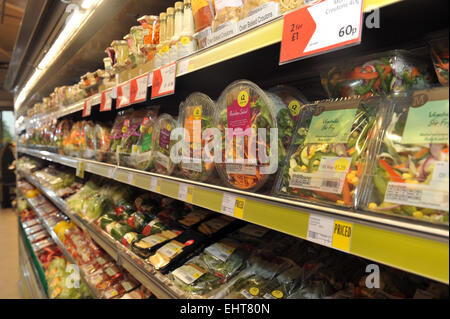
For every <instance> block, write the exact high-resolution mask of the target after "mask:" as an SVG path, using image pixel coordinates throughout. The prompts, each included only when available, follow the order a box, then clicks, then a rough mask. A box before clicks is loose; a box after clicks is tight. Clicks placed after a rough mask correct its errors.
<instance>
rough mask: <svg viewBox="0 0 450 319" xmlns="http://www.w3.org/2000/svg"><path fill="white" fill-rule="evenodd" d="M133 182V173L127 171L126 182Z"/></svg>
mask: <svg viewBox="0 0 450 319" xmlns="http://www.w3.org/2000/svg"><path fill="white" fill-rule="evenodd" d="M133 182H134V174H133V173H131V172H129V173H128V184H130V185H133Z"/></svg>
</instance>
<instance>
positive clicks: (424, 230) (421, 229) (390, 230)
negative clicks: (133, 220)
mask: <svg viewBox="0 0 450 319" xmlns="http://www.w3.org/2000/svg"><path fill="white" fill-rule="evenodd" d="M18 152H21V153H24V154H28V155H32V156H35V157H38V158H42V159H50V160H51V161H53V162H57V163H60V164H63V165H65V164H64V163H71V164H72V166H71V167H76V165H77V164H74V162H77V163H78V162H85V163H86V164H85V171H88V172H91V173H93V174H97V175H101V176H105V177H108V178H112V179H114V180H116V181H119V182H121V183H124V184H128V185H132V186H136V187H139V188H142V189H145V190H149V191H152V192H156V193H159V194H162V195H165V196H168V197H172V198H175V199H181V200H184V201H187V202H190V203H192V204H194V205H196V206H200V207H204V208H207V209H210V210H212V211H216V212H219V213H222V201H223V198H224V196H227V197H229V196H234V197H237V198H242V199H244V200H245V205H244V209H243V210H242V211H240V212H236V211H235V213H234V217H236V218H240V219H243V220H245V221H248V222H250V223H254V224H258V225H261V226H264V227H267V228H271V229H275V230H277V231H280V232H283V233H286V234H289V235H293V236H296V237H299V238H303V239H306V240H307V231H308V224H309V218H310V215H311V214H314V215H319V216H325V217H333V218H335V219H336V220H339V221H343V222H348V223H350V224H352V236H351V245H350V248H349V249H348V251H346V252H348V253H350V254H353V255H356V256H360V257H363V258H367V259H370V260H374V261H377V262H380V263H383V264H386V265H389V266H392V267H395V268H399V269H402V270H405V271H408V272H412V273H415V274H418V275H421V276H424V277H429V278H431V279H434V280H437V281H441V282H444V283H447V284H448V282H449V242H448V238H449V231H448V227H446V226H442V225H433V226H431V225H427V224H424V223H420V222H416V221H410V222H407V221H404V220H402V219H400V218H397V217H391V216H387V215H386V216H384V215H381V214H380V215H377V214H364V213H362V212H358V211H354V210H347V209H339V208H334V207H326V206H319V205H315V204H310V203H302V202H296V201H292V200H289V199H284V198H279V197H274V196H267V195H261V194H254V193H249V192H245V191H239V190H234V189H229V188H225V187H221V186H217V185H211V184H205V183H199V182H194V181H190V180H184V179H181V178H177V177H172V176H164V175H159V174H154V173H149V172H143V171H138V170H134V169H130V168H125V167H120V166H114V165H110V164H104V163H100V162H94V161H90V160H84V159H77V158H70V157H67V156H60V155H56V154H53V156H52V155H48V154H45V155H41V152H39V151H36V150H29V149H24V148H19V149H18ZM47 153H48V152H47ZM180 185H183V188H185V187H184V186H185V185H186V186H187V187H188V192H189V193H190V194H191V195H192V197H190V199H189V200H188V199H187V196H186V198H179V194H180Z"/></svg>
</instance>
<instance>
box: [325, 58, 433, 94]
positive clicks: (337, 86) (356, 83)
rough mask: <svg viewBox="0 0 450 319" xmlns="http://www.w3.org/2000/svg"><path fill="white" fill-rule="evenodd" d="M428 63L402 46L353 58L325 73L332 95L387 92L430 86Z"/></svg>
mask: <svg viewBox="0 0 450 319" xmlns="http://www.w3.org/2000/svg"><path fill="white" fill-rule="evenodd" d="M430 80H431V79H430V76H429V73H428V69H427V63H426V62H424V61H422V60H419V59H418V58H417V57H415V56H413V55H411V54H409V53H408V52H405V51H401V50H394V51H388V52H383V53H378V54H373V55H370V56H365V57H361V58H356V59H352V60H351V61H346V62H343V63H342V64H339V65H337V66H335V67H332V68H331V69H330V70H329V71H328V72H326V73H324V74H322V85H323V86H324V88H325V90H326V91H327V93H328V95H329V97H331V98H339V97H349V96H355V95H360V96H364V97H368V96H373V95H387V94H389V93H393V92H402V91H405V90H410V89H423V88H427V87H429V85H428V83H429V82H430Z"/></svg>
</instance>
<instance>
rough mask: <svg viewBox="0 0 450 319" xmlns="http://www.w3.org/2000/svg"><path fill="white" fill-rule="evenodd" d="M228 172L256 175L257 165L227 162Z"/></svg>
mask: <svg viewBox="0 0 450 319" xmlns="http://www.w3.org/2000/svg"><path fill="white" fill-rule="evenodd" d="M226 169H227V173H228V174H245V175H256V166H255V165H247V164H231V163H230V164H226Z"/></svg>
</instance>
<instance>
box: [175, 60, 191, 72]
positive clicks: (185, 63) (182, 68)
mask: <svg viewBox="0 0 450 319" xmlns="http://www.w3.org/2000/svg"><path fill="white" fill-rule="evenodd" d="M189 62H190V61H189V59H183V60H181V61H178V66H177V68H178V71H177V74H178V75H183V74H186V73H188V72H189Z"/></svg>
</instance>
